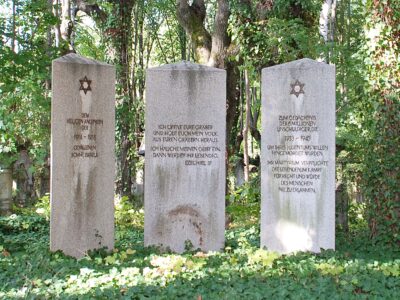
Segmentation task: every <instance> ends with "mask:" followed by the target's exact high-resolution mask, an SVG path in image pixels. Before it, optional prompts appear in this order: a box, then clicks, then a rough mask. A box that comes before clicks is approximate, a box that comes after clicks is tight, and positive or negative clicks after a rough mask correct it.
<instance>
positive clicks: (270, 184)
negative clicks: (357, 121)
mask: <svg viewBox="0 0 400 300" xmlns="http://www.w3.org/2000/svg"><path fill="white" fill-rule="evenodd" d="M261 141H262V143H261V182H262V184H261V199H262V200H261V247H266V248H268V249H269V250H272V251H277V252H279V253H290V252H296V251H311V252H320V249H321V248H322V249H334V248H335V67H334V66H331V65H328V64H325V63H319V62H316V61H314V60H311V59H301V60H297V61H293V62H290V63H285V64H282V65H277V66H273V67H269V68H265V69H263V70H262V139H261Z"/></svg>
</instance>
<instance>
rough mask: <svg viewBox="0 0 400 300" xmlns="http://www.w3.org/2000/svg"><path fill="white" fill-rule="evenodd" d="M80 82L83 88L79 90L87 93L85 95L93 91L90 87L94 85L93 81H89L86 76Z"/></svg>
mask: <svg viewBox="0 0 400 300" xmlns="http://www.w3.org/2000/svg"><path fill="white" fill-rule="evenodd" d="M79 82H80V84H81V86H80V87H79V90H80V91H83V92H84V93H85V95H86V93H87V92H88V91H92V88H91V87H90V84H91V83H92V81H91V80H89V79H88V78H87V77H86V76H85V77H83V79H80V80H79Z"/></svg>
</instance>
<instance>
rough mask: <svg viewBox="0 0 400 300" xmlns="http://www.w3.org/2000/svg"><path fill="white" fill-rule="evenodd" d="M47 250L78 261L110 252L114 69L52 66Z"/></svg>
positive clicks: (73, 58)
mask: <svg viewBox="0 0 400 300" xmlns="http://www.w3.org/2000/svg"><path fill="white" fill-rule="evenodd" d="M52 85H53V87H52V92H53V96H52V111H51V192H50V194H51V219H50V249H51V250H52V251H57V250H62V251H63V252H64V253H65V254H67V255H71V256H74V257H82V256H84V255H85V253H86V252H87V251H88V250H91V249H98V248H103V247H107V248H108V249H110V250H111V249H112V248H113V247H114V201H113V200H114V168H115V167H114V128H115V121H114V118H115V117H114V110H115V104H114V103H115V68H114V67H113V66H111V65H108V64H105V63H102V62H98V61H94V60H91V59H87V58H84V57H81V56H79V55H76V54H68V55H66V56H63V57H61V58H59V59H56V60H54V61H53V81H52Z"/></svg>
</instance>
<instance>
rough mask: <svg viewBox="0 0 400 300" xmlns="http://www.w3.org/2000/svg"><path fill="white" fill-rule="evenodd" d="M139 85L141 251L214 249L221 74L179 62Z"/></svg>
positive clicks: (218, 242)
mask: <svg viewBox="0 0 400 300" xmlns="http://www.w3.org/2000/svg"><path fill="white" fill-rule="evenodd" d="M146 85H147V90H146V93H147V97H146V155H145V157H146V159H145V229H144V234H145V236H144V241H145V245H158V246H161V247H162V248H164V249H166V248H169V249H171V250H173V251H175V252H182V251H184V249H185V242H186V241H190V242H191V244H192V245H193V247H194V248H195V249H196V248H200V249H202V250H203V251H208V250H219V249H221V248H223V246H224V229H225V228H224V223H225V200H224V198H225V115H226V112H225V111H226V91H225V90H226V72H225V71H224V70H220V69H215V68H209V67H205V66H201V65H197V64H193V63H189V62H182V63H177V64H171V65H165V66H162V67H158V68H152V69H149V70H147V79H146ZM189 244H190V243H189Z"/></svg>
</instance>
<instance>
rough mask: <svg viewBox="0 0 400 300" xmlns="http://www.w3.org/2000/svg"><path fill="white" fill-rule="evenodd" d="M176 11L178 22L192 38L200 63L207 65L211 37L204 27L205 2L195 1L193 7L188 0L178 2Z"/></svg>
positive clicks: (202, 0) (178, 0)
mask: <svg viewBox="0 0 400 300" xmlns="http://www.w3.org/2000/svg"><path fill="white" fill-rule="evenodd" d="M176 10H177V11H176V12H177V16H178V21H179V23H180V24H181V26H182V27H183V28H184V29H185V31H186V33H187V35H188V36H189V37H190V38H191V40H192V43H193V45H194V48H195V50H196V55H197V58H198V60H199V62H200V63H203V64H205V63H207V62H208V60H209V57H210V52H211V35H210V33H209V32H208V31H207V30H206V28H205V27H204V19H205V17H206V6H205V4H204V0H194V1H193V3H192V5H189V4H188V2H187V0H177V8H176Z"/></svg>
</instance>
